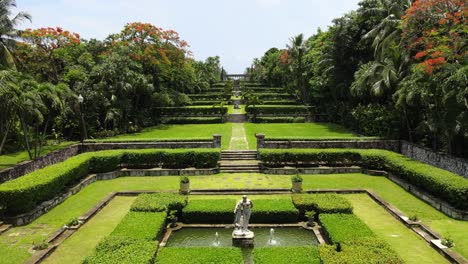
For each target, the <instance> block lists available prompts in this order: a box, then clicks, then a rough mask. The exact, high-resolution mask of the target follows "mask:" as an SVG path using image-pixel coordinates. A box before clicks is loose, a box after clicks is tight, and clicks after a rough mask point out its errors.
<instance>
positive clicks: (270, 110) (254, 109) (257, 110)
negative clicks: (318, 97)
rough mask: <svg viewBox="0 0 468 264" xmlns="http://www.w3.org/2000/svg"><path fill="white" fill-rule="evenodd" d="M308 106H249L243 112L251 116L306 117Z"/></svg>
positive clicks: (308, 110) (308, 111) (309, 109)
mask: <svg viewBox="0 0 468 264" xmlns="http://www.w3.org/2000/svg"><path fill="white" fill-rule="evenodd" d="M311 109H312V108H311V107H310V106H299V105H255V106H253V105H249V106H248V107H246V109H245V111H246V112H247V113H248V114H251V115H275V114H279V115H308V114H310V113H311Z"/></svg>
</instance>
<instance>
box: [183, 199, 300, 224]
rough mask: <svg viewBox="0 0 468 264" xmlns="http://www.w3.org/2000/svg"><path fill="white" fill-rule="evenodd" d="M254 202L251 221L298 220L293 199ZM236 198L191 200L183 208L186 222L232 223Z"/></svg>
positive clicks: (281, 221) (276, 221)
mask: <svg viewBox="0 0 468 264" xmlns="http://www.w3.org/2000/svg"><path fill="white" fill-rule="evenodd" d="M252 202H253V208H252V215H251V218H250V222H251V223H291V222H297V220H298V216H299V211H298V210H297V209H296V208H295V207H294V205H293V204H292V202H291V199H290V198H289V197H288V198H279V199H256V200H254V201H252ZM236 203H237V201H236V200H235V199H209V200H190V201H189V203H188V205H187V206H186V207H185V208H184V209H183V210H182V217H183V219H184V222H186V223H211V224H222V223H231V222H232V221H233V219H234V207H235V205H236Z"/></svg>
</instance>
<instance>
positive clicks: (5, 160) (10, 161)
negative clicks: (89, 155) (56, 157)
mask: <svg viewBox="0 0 468 264" xmlns="http://www.w3.org/2000/svg"><path fill="white" fill-rule="evenodd" d="M74 143H76V142H71V141H65V142H61V143H60V144H56V145H48V146H45V147H43V149H42V153H41V154H42V155H41V156H44V155H46V154H47V153H50V152H53V151H56V150H59V149H63V148H65V147H68V146H70V145H72V144H74ZM26 160H29V155H28V152H27V151H19V152H15V153H10V154H4V155H0V170H2V169H5V168H8V167H12V166H14V165H16V164H18V163H20V162H23V161H26Z"/></svg>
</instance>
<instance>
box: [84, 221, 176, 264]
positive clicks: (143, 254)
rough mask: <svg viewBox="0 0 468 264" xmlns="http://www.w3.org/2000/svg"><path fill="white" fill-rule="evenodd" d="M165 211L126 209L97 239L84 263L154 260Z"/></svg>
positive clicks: (129, 262)
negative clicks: (103, 234)
mask: <svg viewBox="0 0 468 264" xmlns="http://www.w3.org/2000/svg"><path fill="white" fill-rule="evenodd" d="M166 216H167V214H166V213H154V212H129V213H128V214H127V215H126V216H125V217H124V219H123V220H122V221H121V222H120V223H119V224H118V225H117V227H116V228H115V229H114V231H113V232H112V233H111V234H110V235H109V236H108V237H107V238H105V239H104V240H102V241H101V242H99V244H98V246H97V247H96V249H95V251H94V253H93V254H92V255H90V256H88V257H86V258H85V260H84V262H83V263H86V264H105V263H106V264H107V263H109V264H110V263H128V264H133V263H153V260H154V255H155V253H156V250H157V248H158V244H159V243H158V241H157V240H156V239H157V238H158V237H160V236H161V234H162V232H163V231H164V228H165V224H166Z"/></svg>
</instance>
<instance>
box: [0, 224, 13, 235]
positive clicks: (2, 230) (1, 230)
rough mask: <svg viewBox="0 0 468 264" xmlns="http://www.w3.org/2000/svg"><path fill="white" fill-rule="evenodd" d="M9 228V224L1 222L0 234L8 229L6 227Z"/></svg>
mask: <svg viewBox="0 0 468 264" xmlns="http://www.w3.org/2000/svg"><path fill="white" fill-rule="evenodd" d="M10 228H11V225H7V224H3V223H2V224H1V225H0V234H3V233H5V232H6V231H8V229H10Z"/></svg>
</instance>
